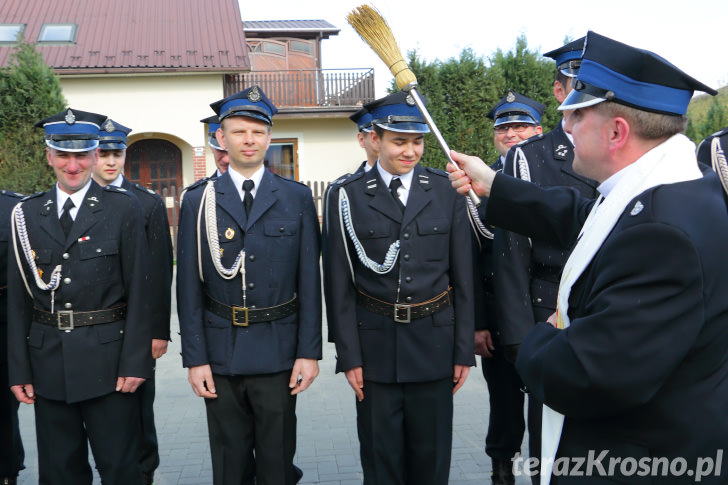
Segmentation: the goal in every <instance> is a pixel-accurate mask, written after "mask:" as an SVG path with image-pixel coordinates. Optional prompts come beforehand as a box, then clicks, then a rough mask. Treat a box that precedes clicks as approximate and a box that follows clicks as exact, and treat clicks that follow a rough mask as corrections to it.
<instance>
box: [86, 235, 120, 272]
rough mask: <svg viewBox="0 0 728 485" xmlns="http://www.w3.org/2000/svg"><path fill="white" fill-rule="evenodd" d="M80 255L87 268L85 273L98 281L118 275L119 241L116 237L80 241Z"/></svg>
mask: <svg viewBox="0 0 728 485" xmlns="http://www.w3.org/2000/svg"><path fill="white" fill-rule="evenodd" d="M78 253H79V254H78V257H79V259H80V260H81V261H82V264H83V266H84V267H85V269H84V270H83V274H84V275H87V277H88V278H90V279H92V280H96V281H103V280H106V279H109V278H110V277H112V276H115V275H117V273H118V271H119V261H118V255H119V242H118V241H116V240H114V239H108V240H99V241H94V240H93V239H91V240H89V241H84V242H81V243H79V246H78Z"/></svg>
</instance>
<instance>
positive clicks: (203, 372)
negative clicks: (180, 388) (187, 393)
mask: <svg viewBox="0 0 728 485" xmlns="http://www.w3.org/2000/svg"><path fill="white" fill-rule="evenodd" d="M187 380H188V381H189V382H190V385H191V386H192V390H193V391H195V394H196V395H197V396H198V397H206V398H208V399H216V398H217V393H216V392H215V381H213V380H212V369H210V366H209V365H208V364H205V365H198V366H196V367H190V368H189V370H188V371H187Z"/></svg>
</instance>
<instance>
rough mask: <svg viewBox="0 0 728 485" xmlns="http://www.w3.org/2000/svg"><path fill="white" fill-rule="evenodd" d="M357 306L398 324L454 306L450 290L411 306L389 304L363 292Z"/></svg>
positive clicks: (359, 293)
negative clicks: (391, 319)
mask: <svg viewBox="0 0 728 485" xmlns="http://www.w3.org/2000/svg"><path fill="white" fill-rule="evenodd" d="M356 304H357V305H359V306H361V307H363V308H365V309H366V310H369V311H370V312H372V313H376V314H378V315H382V316H385V317H390V318H393V319H394V321H395V322H397V323H410V322H411V321H412V320H417V319H418V318H423V317H426V316H428V315H433V314H435V313H437V312H440V311H442V310H444V309H445V308H447V307H449V306H450V305H452V298H451V297H450V288H448V289H447V290H445V291H443V292H442V293H440V294H439V295H437V296H436V297H435V298H432V299H431V300H427V301H423V302H422V303H413V304H411V305H407V304H402V303H387V302H386V301H382V300H378V299H376V298H374V297H372V296H369V295H366V294H364V293H362V292H361V291H360V292H358V293H357V295H356Z"/></svg>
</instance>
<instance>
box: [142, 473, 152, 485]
mask: <svg viewBox="0 0 728 485" xmlns="http://www.w3.org/2000/svg"><path fill="white" fill-rule="evenodd" d="M142 483H143V484H144V485H154V472H142Z"/></svg>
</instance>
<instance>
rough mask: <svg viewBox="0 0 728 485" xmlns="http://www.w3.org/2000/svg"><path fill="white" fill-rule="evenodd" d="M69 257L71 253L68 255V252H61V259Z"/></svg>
mask: <svg viewBox="0 0 728 485" xmlns="http://www.w3.org/2000/svg"><path fill="white" fill-rule="evenodd" d="M70 257H71V255H70V254H68V253H63V256H62V258H63V259H68V258H70Z"/></svg>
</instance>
